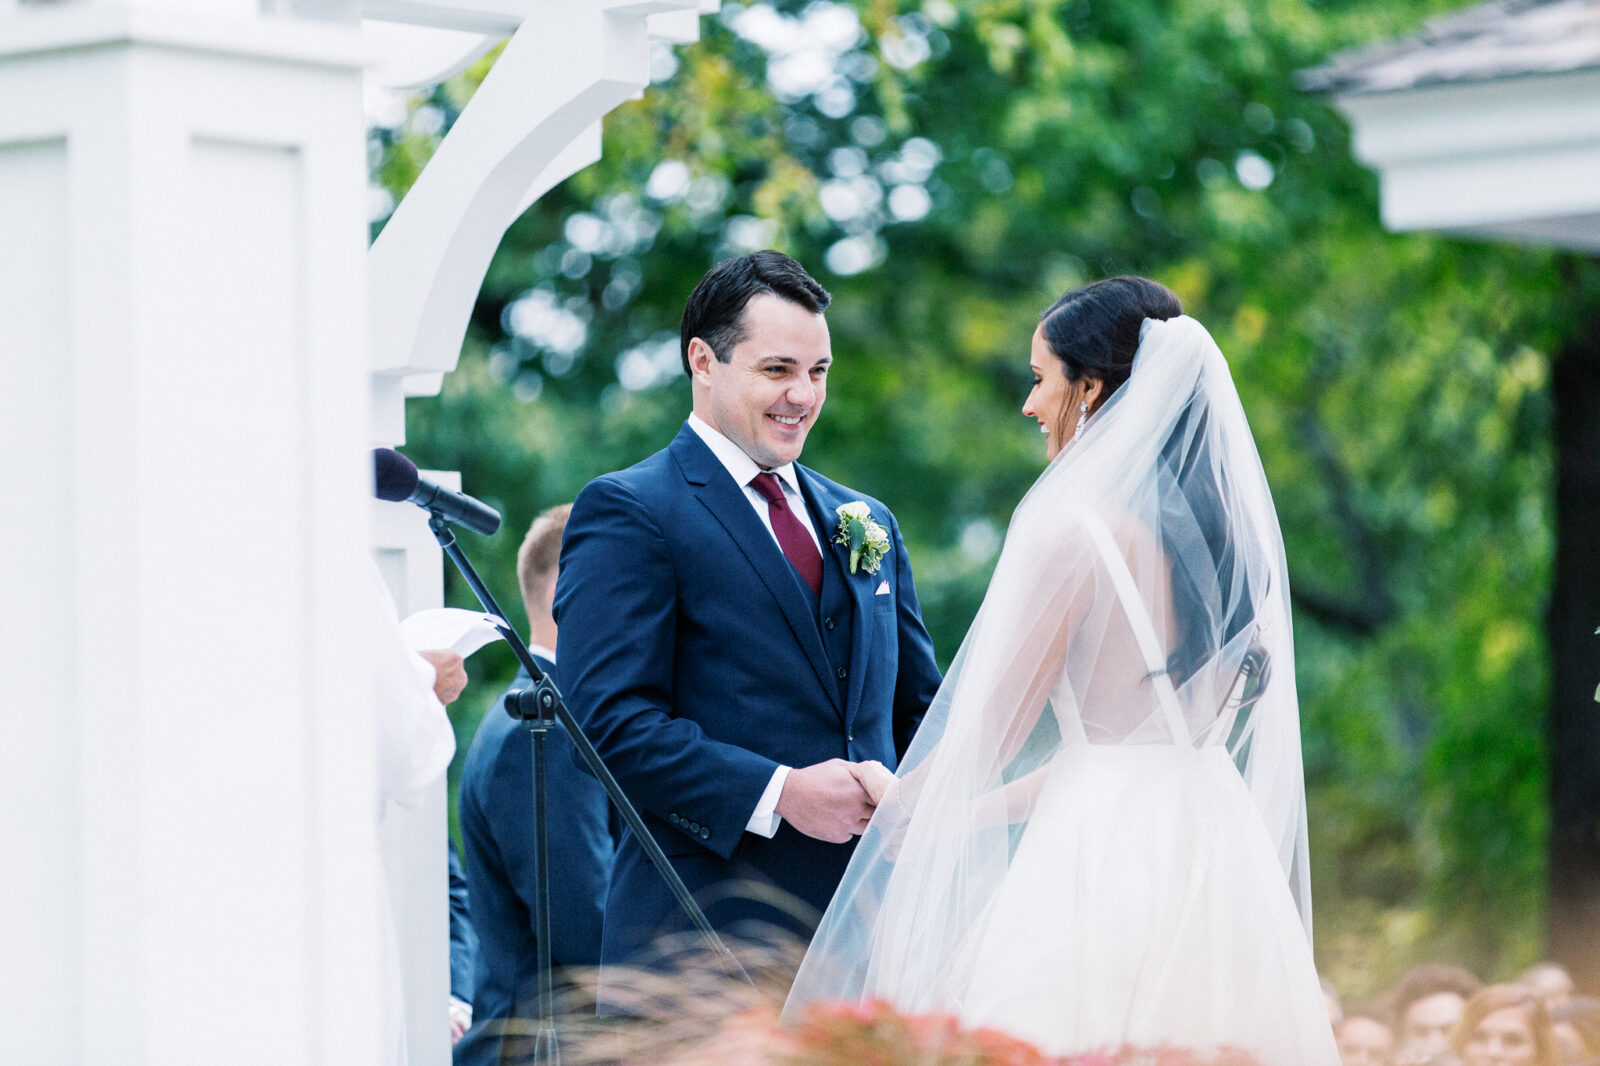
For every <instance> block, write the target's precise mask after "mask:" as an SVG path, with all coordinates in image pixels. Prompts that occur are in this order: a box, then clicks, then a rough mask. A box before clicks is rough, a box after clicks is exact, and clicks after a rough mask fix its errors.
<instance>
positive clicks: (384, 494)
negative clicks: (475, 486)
mask: <svg viewBox="0 0 1600 1066" xmlns="http://www.w3.org/2000/svg"><path fill="white" fill-rule="evenodd" d="M372 475H373V481H374V482H375V487H374V492H373V495H375V496H377V497H378V499H380V500H388V501H390V502H391V503H414V504H416V505H417V506H418V507H421V508H422V509H423V510H426V511H432V512H433V513H434V514H436V515H438V516H439V517H440V518H443V519H444V520H445V521H447V522H454V523H456V524H457V525H461V526H465V527H467V528H468V529H470V530H472V531H473V532H474V533H481V534H483V535H484V536H486V537H488V536H492V535H493V534H494V531H495V530H497V529H499V528H500V512H499V511H496V510H495V509H494V508H493V507H490V506H489V505H488V504H486V503H484V502H482V501H481V500H475V499H473V498H472V497H471V496H468V495H467V494H466V493H464V492H456V491H455V490H454V489H447V488H445V487H444V486H443V485H435V484H434V483H433V482H431V481H429V480H428V479H427V478H425V477H422V476H421V475H419V474H418V473H417V464H416V463H413V462H412V461H411V460H410V459H407V458H406V457H405V456H403V455H401V454H400V453H399V452H397V451H395V450H394V449H393V448H374V449H372Z"/></svg>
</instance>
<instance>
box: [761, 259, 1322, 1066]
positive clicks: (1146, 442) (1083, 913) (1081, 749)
mask: <svg viewBox="0 0 1600 1066" xmlns="http://www.w3.org/2000/svg"><path fill="white" fill-rule="evenodd" d="M1182 310H1183V309H1182V305H1181V303H1180V302H1179V300H1178V298H1177V296H1175V295H1174V294H1173V293H1172V292H1170V291H1169V290H1167V289H1166V288H1164V287H1163V286H1161V285H1159V284H1157V283H1155V282H1153V281H1149V280H1146V279H1143V278H1112V279H1110V280H1107V281H1101V282H1097V283H1095V284H1092V285H1087V286H1084V287H1083V288H1079V289H1075V290H1073V291H1072V292H1069V293H1067V294H1066V295H1065V296H1063V297H1061V299H1060V300H1058V301H1056V303H1055V304H1054V305H1052V306H1051V307H1050V308H1049V309H1048V310H1047V311H1046V312H1045V313H1044V315H1043V317H1042V321H1041V324H1040V326H1039V328H1038V330H1037V332H1035V334H1034V336H1033V345H1032V352H1031V361H1030V364H1031V368H1032V371H1033V391H1032V392H1031V393H1030V394H1029V396H1028V401H1027V403H1026V404H1025V405H1024V406H1023V409H1022V410H1023V413H1024V414H1025V415H1027V416H1029V417H1031V418H1035V419H1037V420H1038V422H1039V426H1040V430H1041V432H1042V433H1043V434H1044V437H1045V444H1046V453H1047V455H1048V458H1049V460H1050V462H1049V465H1048V467H1047V468H1046V470H1045V471H1044V473H1043V474H1042V475H1041V476H1040V477H1039V479H1038V481H1037V482H1036V483H1035V484H1034V486H1033V488H1032V489H1030V490H1029V492H1028V494H1027V496H1026V497H1024V498H1023V500H1022V502H1021V504H1019V505H1018V507H1017V510H1016V513H1015V515H1014V516H1013V518H1012V521H1011V526H1010V529H1009V531H1008V533H1007V535H1006V541H1005V548H1004V550H1003V551H1002V553H1001V556H1000V560H999V562H998V564H997V565H996V568H995V572H994V577H993V579H992V581H991V582H990V585H989V589H988V592H987V594H986V595H985V597H984V601H983V605H982V607H981V608H980V610H979V612H978V615H977V618H976V619H975V620H974V622H973V624H972V628H971V630H970V631H969V632H968V634H967V637H966V640H965V641H964V642H963V644H962V646H961V650H960V652H959V653H958V654H957V656H956V659H955V662H954V663H953V664H952V667H951V670H950V673H949V674H948V676H946V678H945V681H944V684H943V686H942V687H941V688H940V690H939V695H938V697H937V698H936V699H935V701H934V704H933V706H932V707H931V708H930V709H929V711H928V714H927V717H926V719H925V720H924V723H923V726H922V728H921V731H920V732H919V733H918V735H917V737H916V740H915V742H914V743H913V744H912V747H911V750H910V751H909V752H908V753H907V755H906V758H905V759H904V761H903V762H902V765H901V767H900V770H899V774H898V776H893V775H890V774H889V773H888V771H886V770H882V769H881V768H878V772H877V773H876V774H874V775H872V776H869V777H867V783H868V785H869V789H870V790H871V791H872V792H873V794H874V798H875V799H877V801H878V803H879V806H878V810H877V813H876V814H875V816H874V818H873V820H872V823H871V825H870V826H869V827H868V829H867V831H866V833H865V834H864V835H863V837H862V839H861V842H860V844H859V846H858V848H857V850H856V853H855V857H854V859H853V860H852V862H851V864H850V867H849V870H848V871H847V872H846V874H845V877H844V881H843V883H842V884H841V886H840V888H839V892H838V894H837V895H836V896H835V897H834V899H833V902H832V904H831V905H830V906H829V908H828V911H827V914H826V915H825V916H824V918H823V921H822V925H821V927H820V928H819V929H818V932H817V935H816V937H815V939H814V940H813V941H812V946H811V949H810V951H809V953H808V954H807V956H806V958H805V961H804V963H803V964H802V966H801V968H800V972H799V975H798V977H797V978H796V981H795V985H794V989H793V991H792V992H791V994H790V998H789V1002H788V1006H787V1008H786V1011H787V1012H788V1013H790V1014H793V1013H794V1012H795V1011H797V1010H798V1009H799V1008H800V1007H801V1006H803V1005H804V1004H806V1003H808V1002H811V1001H815V1000H838V999H855V998H862V999H872V998H879V999H886V1000H888V1001H890V1002H891V1003H893V1004H895V1005H896V1006H898V1007H900V1008H901V1009H903V1010H907V1011H915V1012H926V1011H934V1012H948V1013H953V1014H956V1015H958V1016H959V1017H960V1018H961V1019H962V1020H963V1022H965V1023H966V1024H968V1025H970V1026H990V1027H994V1028H999V1029H1003V1030H1006V1031H1009V1032H1011V1033H1013V1034H1015V1035H1017V1036H1019V1037H1022V1038H1024V1039H1026V1040H1029V1041H1031V1042H1033V1043H1034V1044H1036V1045H1038V1046H1039V1047H1041V1048H1042V1049H1044V1050H1045V1051H1048V1052H1050V1053H1052V1054H1067V1053H1074V1052H1084V1051H1091V1050H1096V1049H1101V1048H1114V1047H1117V1046H1120V1045H1123V1044H1134V1045H1143V1046H1156V1045H1177V1046H1185V1047H1190V1048H1194V1049H1197V1050H1200V1049H1207V1048H1218V1047H1223V1046H1227V1047H1233V1048H1240V1049H1244V1050H1248V1051H1250V1052H1253V1053H1254V1054H1255V1055H1256V1057H1257V1058H1259V1059H1260V1060H1261V1061H1262V1062H1263V1063H1265V1064H1266V1066H1322V1064H1329V1066H1332V1064H1336V1063H1337V1062H1338V1056H1337V1052H1336V1050H1335V1047H1334V1042H1333V1037H1332V1033H1331V1032H1330V1028H1329V1025H1328V1019H1327V1014H1326V1010H1325V1007H1324V1001H1323V997H1322V993H1321V989H1320V987H1319V985H1318V981H1317V975H1316V972H1315V970H1314V967H1313V964H1312V957H1311V945H1310V934H1311V899H1310V891H1309V883H1308V869H1307V863H1306V829H1305V788H1304V783H1303V780H1302V773H1301V763H1300V733H1299V712H1298V708H1297V702H1296V697H1295V684H1294V644H1293V640H1292V634H1291V631H1290V620H1289V587H1288V578H1287V574H1286V571H1285V569H1284V558H1283V542H1282V537H1281V536H1280V534H1279V531H1278V521H1277V515H1276V513H1275V512H1274V510H1273V505H1272V499H1271V496H1270V495H1269V493H1268V489H1267V483H1266V478H1265V476H1264V475H1263V473H1262V469H1261V460H1260V458H1259V457H1258V455H1257V454H1256V449H1255V443H1254V441H1253V439H1252V437H1251V435H1250V428H1249V426H1248V424H1247V423H1246V421H1245V416H1244V411H1243V409H1242V408H1241V406H1240V404H1239V397H1238V394H1237V393H1236V392H1235V390H1234V387H1233V381H1232V379H1231V377H1230V376H1229V372H1228V366H1227V363H1226V362H1225V361H1224V360H1223V357H1222V353H1221V352H1220V351H1219V350H1218V349H1217V346H1216V344H1215V343H1214V342H1213V341H1212V339H1211V337H1210V335H1209V334H1208V333H1207V332H1206V331H1205V329H1204V328H1203V327H1202V326H1201V325H1200V324H1199V323H1198V322H1196V321H1195V320H1194V319H1192V318H1188V317H1186V316H1184V315H1183V313H1182Z"/></svg>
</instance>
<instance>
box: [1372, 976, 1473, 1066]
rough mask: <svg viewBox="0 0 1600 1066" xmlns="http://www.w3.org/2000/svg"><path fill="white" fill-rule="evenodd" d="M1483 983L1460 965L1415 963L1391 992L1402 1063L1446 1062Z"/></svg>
mask: <svg viewBox="0 0 1600 1066" xmlns="http://www.w3.org/2000/svg"><path fill="white" fill-rule="evenodd" d="M1481 987H1483V982H1481V981H1479V980H1478V979H1477V978H1476V977H1474V976H1472V974H1470V973H1468V972H1467V971H1466V970H1463V969H1461V968H1460V967H1457V966H1441V965H1438V964H1435V963H1429V964H1425V965H1422V966H1413V967H1412V968H1411V969H1409V970H1407V971H1406V972H1405V975H1404V976H1402V977H1401V978H1400V981H1399V983H1398V984H1396V985H1395V987H1394V990H1393V991H1392V992H1391V993H1390V1002H1391V1003H1392V1004H1393V1009H1394V1018H1395V1024H1396V1025H1397V1026H1398V1027H1399V1032H1398V1033H1397V1034H1396V1035H1397V1036H1398V1038H1399V1047H1398V1048H1397V1049H1396V1051H1395V1056H1394V1059H1395V1062H1396V1063H1397V1064H1398V1066H1420V1064H1423V1063H1430V1064H1431V1063H1438V1062H1446V1061H1449V1060H1448V1056H1449V1054H1450V1035H1451V1034H1452V1033H1453V1032H1455V1028H1456V1026H1457V1024H1459V1023H1460V1021H1461V1012H1462V1009H1463V1008H1464V1007H1465V1005H1466V1002H1467V999H1468V997H1470V996H1472V995H1473V994H1474V993H1475V992H1477V991H1478V989H1479V988H1481Z"/></svg>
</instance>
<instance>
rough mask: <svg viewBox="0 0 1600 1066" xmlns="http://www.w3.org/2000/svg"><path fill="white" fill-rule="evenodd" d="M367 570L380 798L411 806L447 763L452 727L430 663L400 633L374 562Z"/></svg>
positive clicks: (452, 748) (452, 740)
mask: <svg viewBox="0 0 1600 1066" xmlns="http://www.w3.org/2000/svg"><path fill="white" fill-rule="evenodd" d="M370 575H371V579H372V595H373V598H374V603H375V606H376V608H377V616H378V624H377V627H376V628H377V633H376V634H375V638H374V639H375V642H376V647H375V649H374V655H373V663H374V666H375V668H376V669H377V679H376V682H377V683H376V691H377V701H378V702H377V707H376V708H375V711H376V714H375V720H376V723H377V725H376V728H377V734H378V738H377V739H378V745H377V747H378V790H379V798H380V800H386V799H388V800H394V801H395V802H396V803H398V804H400V805H401V806H402V807H408V808H414V807H416V806H417V805H419V804H420V803H421V802H422V799H423V794H424V793H425V792H426V791H427V789H428V786H430V785H432V784H433V782H435V781H437V780H438V779H439V777H440V775H442V774H443V773H444V772H445V770H446V769H447V768H448V767H449V766H450V759H451V758H452V757H453V756H454V755H455V750H456V737H455V730H454V729H452V728H451V725H450V718H449V716H448V715H446V714H445V710H444V704H442V703H440V702H439V698H438V697H437V696H435V695H434V694H433V682H434V669H433V665H432V664H431V663H429V662H428V660H426V659H424V658H423V657H422V656H420V655H418V654H417V653H416V652H414V651H412V650H411V649H409V648H407V647H406V645H405V641H404V640H403V639H402V638H401V635H400V622H399V617H398V614H397V612H396V611H395V606H394V598H393V597H392V596H390V594H389V589H388V586H386V585H385V584H384V583H383V577H382V575H381V574H379V573H378V568H377V565H376V564H374V565H373V566H372V567H371V568H370Z"/></svg>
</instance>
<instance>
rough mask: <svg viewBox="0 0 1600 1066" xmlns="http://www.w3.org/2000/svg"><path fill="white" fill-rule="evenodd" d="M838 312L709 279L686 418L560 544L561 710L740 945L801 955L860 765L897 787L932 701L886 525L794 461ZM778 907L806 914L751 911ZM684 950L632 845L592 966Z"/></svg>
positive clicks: (860, 799) (852, 804) (577, 510)
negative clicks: (855, 512) (862, 537)
mask: <svg viewBox="0 0 1600 1066" xmlns="http://www.w3.org/2000/svg"><path fill="white" fill-rule="evenodd" d="M829 300H830V297H829V295H828V293H827V292H826V291H824V290H823V288H822V287H821V286H820V285H818V284H817V283H816V281H815V280H813V279H812V277H811V276H810V275H809V274H807V273H806V271H805V269H804V268H803V267H801V266H800V264H799V263H797V262H795V261H794V260H793V259H791V258H789V257H788V256H786V255H783V254H781V253H779V252H773V251H764V252H756V253H753V254H751V255H747V256H742V257H740V258H738V259H732V260H729V261H727V262H724V263H721V264H719V265H718V266H716V267H715V268H713V269H712V270H711V272H710V273H708V274H707V275H706V276H705V277H704V278H703V279H702V280H701V281H700V284H699V285H698V286H697V287H696V288H695V290H694V292H693V294H692V295H691V296H690V297H689V301H688V305H687V307H686V309H685V311H684V315H683V325H682V331H681V332H682V355H683V363H684V368H685V370H686V371H687V372H688V374H689V377H690V382H691V389H692V394H693V400H694V408H693V413H692V414H691V415H690V416H689V418H688V421H687V423H686V424H685V425H684V426H683V428H682V429H681V430H680V431H679V432H678V434H677V436H676V438H675V439H674V440H673V441H672V442H671V444H669V445H668V446H667V448H666V449H665V450H663V451H660V452H657V453H656V454H655V455H653V456H651V457H650V458H648V459H646V460H644V461H643V462H641V463H639V464H638V465H636V466H633V467H630V468H628V469H627V470H622V471H619V472H617V473H613V474H607V475H604V476H602V477H599V478H596V479H595V480H594V481H592V482H590V483H589V485H588V486H587V487H586V488H584V490H583V492H582V493H580V494H579V496H578V499H577V501H576V502H575V503H574V504H573V508H572V515H571V518H570V519H569V521H568V523H567V533H566V538H565V541H564V542H563V545H562V555H561V574H560V578H559V580H558V582H557V587H556V607H555V614H556V619H557V620H558V621H559V622H560V625H561V640H562V659H561V668H560V682H561V685H562V689H563V691H564V693H565V695H566V699H567V703H568V706H569V707H570V708H571V709H572V711H573V713H574V714H575V715H576V717H577V718H578V720H579V722H581V723H582V724H583V728H584V731H585V732H586V733H587V734H588V736H589V738H590V739H591V740H592V741H593V742H594V744H595V747H596V748H597V749H598V750H599V752H600V755H601V756H602V757H603V758H604V759H605V762H606V765H607V766H608V767H610V769H611V772H612V773H613V774H615V775H616V778H617V780H618V781H619V782H620V783H621V785H622V788H623V790H624V791H625V792H626V793H627V795H628V796H629V798H630V799H632V800H633V802H634V803H635V804H636V805H637V806H638V807H639V809H640V811H641V813H642V815H643V818H644V822H645V825H646V827H647V828H648V829H649V830H650V832H651V833H652V835H654V837H655V838H656V840H657V841H658V842H659V843H660V844H661V846H662V849H663V850H664V851H665V852H666V854H667V855H668V856H669V857H670V858H671V860H672V863H673V865H674V866H675V867H676V868H677V871H678V873H679V874H680V875H681V876H682V878H683V880H684V881H685V883H686V884H687V885H688V887H689V889H690V891H691V892H693V893H694V894H695V895H696V897H697V898H698V899H699V900H700V902H701V903H702V905H703V906H704V907H705V909H706V912H707V914H708V916H709V917H710V919H711V921H712V923H713V924H714V925H715V926H716V927H717V929H718V930H719V932H722V933H724V934H725V935H728V936H729V937H731V938H734V939H741V938H744V937H753V938H763V937H764V936H765V935H766V934H767V933H768V932H769V931H770V927H771V925H772V924H776V925H778V926H780V927H786V928H788V929H789V930H791V931H792V932H794V933H796V934H798V935H800V936H801V937H802V938H808V937H809V935H810V931H811V928H812V927H814V925H815V922H816V920H817V919H818V918H819V917H820V914H821V911H822V910H823V909H824V908H825V907H826V906H827V903H828V899H829V897H830V896H831V895H832V894H833V892H834V890H835V889H836V888H837V886H838V883H839V879H840V878H841V876H842V875H843V873H844V869H845V866H846V864H847V863H848V862H849V860H850V854H851V851H852V848H853V844H854V838H855V836H856V835H857V834H859V833H860V832H861V831H862V830H863V829H864V828H865V827H866V824H867V821H868V819H869V818H870V817H871V815H872V806H871V801H870V799H869V797H868V795H867V793H866V791H865V790H864V788H863V787H862V785H861V783H860V781H859V780H858V778H857V776H856V775H857V772H858V771H857V764H858V763H861V762H864V761H866V760H876V761H878V762H881V763H883V764H884V765H885V766H887V767H889V768H890V769H893V768H894V767H895V766H896V765H897V763H898V760H899V757H900V755H901V754H903V753H904V752H905V750H906V747H907V745H908V744H909V743H910V741H911V736H912V734H913V733H914V732H915V731H916V728H917V725H918V724H919V722H920V721H921V719H922V715H923V712H924V711H925V710H926V709H927V706H928V704H929V702H930V701H931V700H932V699H933V695H934V692H935V691H936V690H937V688H938V686H939V680H940V677H939V670H938V667H937V666H936V665H935V663H934V658H933V646H932V642H931V641H930V640H929V638H928V633H927V630H926V629H925V628H924V627H923V624H922V617H921V613H920V611H919V608H918V606H917V595H916V590H915V588H914V586H913V584H912V580H911V566H910V563H909V561H908V560H907V558H906V551H905V545H904V544H903V543H902V541H901V538H900V530H899V527H898V526H897V525H896V523H895V520H894V516H893V515H892V514H890V513H889V509H888V508H887V507H885V506H884V505H883V504H882V503H880V502H878V501H877V500H875V499H871V498H870V497H866V496H863V495H862V494H860V493H858V492H855V491H852V490H851V489H848V488H846V487H845V486H843V485H840V484H837V483H835V482H833V481H829V480H828V479H827V478H825V477H822V476H821V475H819V474H817V473H815V472H814V471H812V470H809V469H807V468H805V467H803V466H800V465H799V464H798V463H797V462H796V460H798V459H799V457H800V451H801V448H802V446H803V445H804V444H805V440H806V434H807V433H808V432H809V431H810V429H811V427H812V426H813V425H814V424H815V423H816V420H817V416H818V415H819V414H820V413H821V411H822V405H823V399H824V397H825V396H826V394H827V384H828V371H829V366H830V364H831V363H832V359H833V357H832V354H831V350H830V344H829V339H828V326H827V322H826V320H825V319H824V318H823V311H824V310H825V309H826V308H827V306H828V303H829ZM847 503H860V504H865V505H866V507H867V508H868V509H869V511H870V514H871V517H872V519H873V520H874V521H875V522H876V523H877V524H878V525H879V526H880V527H881V528H882V529H883V530H884V531H885V533H886V534H887V546H886V551H885V553H884V554H883V556H882V559H881V560H880V561H878V564H877V565H876V566H874V567H872V569H871V570H870V572H869V569H868V567H867V566H865V565H863V566H859V567H858V568H857V569H856V570H855V572H852V570H851V567H850V562H849V551H848V550H847V549H846V548H844V547H841V546H839V545H836V544H835V543H833V538H834V535H835V532H836V530H837V528H838V525H839V521H840V518H839V514H838V508H839V507H840V506H841V505H843V504H847ZM752 882H754V883H756V885H759V886H760V887H758V888H756V890H755V891H754V892H752V891H751V889H752V887H753V886H752V884H751V883H752ZM773 888H776V889H778V890H781V893H783V894H785V897H786V898H789V899H792V900H793V901H798V902H797V905H794V906H790V907H778V908H774V907H772V906H771V905H770V904H768V903H763V902H762V901H761V899H758V898H756V897H759V896H763V895H764V896H766V897H768V898H769V899H770V897H772V896H773V895H774V894H773V893H772V891H771V890H772V889H773ZM689 928H691V927H690V926H689V925H688V923H687V921H686V920H685V919H683V918H682V916H681V914H680V912H679V910H678V907H677V904H676V902H675V901H674V899H673V897H672V896H671V894H670V893H669V891H668V889H667V886H666V885H665V884H664V883H663V882H662V880H661V879H660V877H659V876H657V874H656V871H655V870H654V869H653V868H652V867H651V866H650V863H649V860H648V859H647V858H646V856H645V853H644V851H643V849H642V848H641V847H640V845H639V843H638V841H637V840H635V839H634V837H633V835H632V833H629V832H625V833H624V834H623V837H622V841H621V843H620V844H619V846H618V851H617V862H616V867H615V869H614V871H613V874H612V881H611V891H610V895H609V896H608V898H607V902H606V915H605V932H604V944H603V948H602V951H601V959H602V963H603V964H604V965H610V964H616V963H623V962H628V961H632V962H636V963H637V962H640V961H646V960H647V959H648V956H649V952H648V951H647V950H646V949H647V948H650V946H651V945H652V942H653V941H654V940H655V939H656V938H657V937H659V936H661V935H662V934H663V933H669V932H678V931H682V930H686V929H689ZM604 995H605V990H604V989H602V996H603V997H604ZM606 1006H607V1004H604V1003H603V1004H602V1009H605V1008H606Z"/></svg>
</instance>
